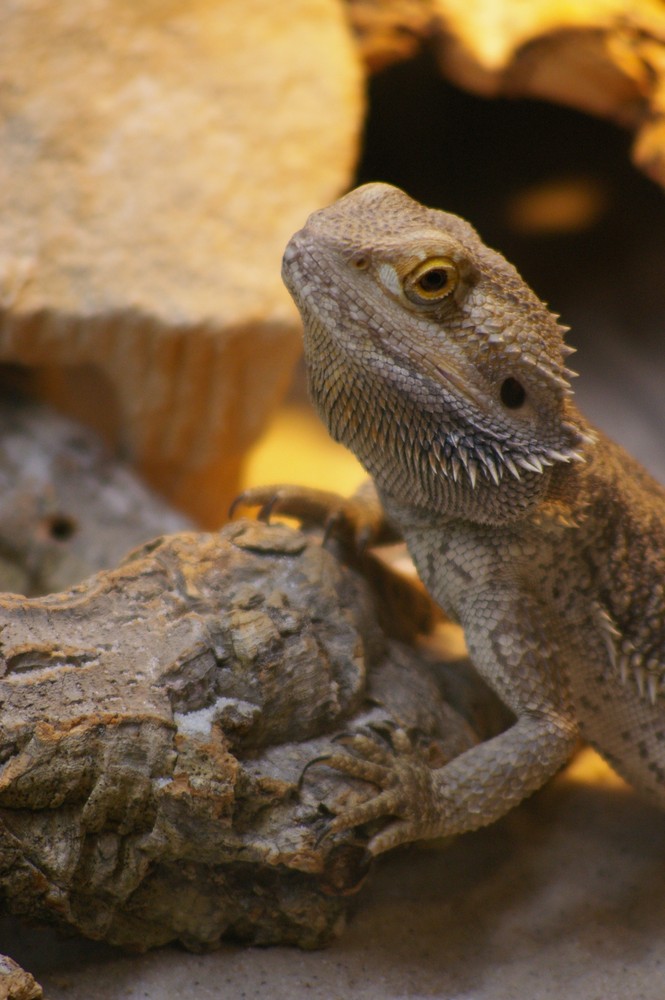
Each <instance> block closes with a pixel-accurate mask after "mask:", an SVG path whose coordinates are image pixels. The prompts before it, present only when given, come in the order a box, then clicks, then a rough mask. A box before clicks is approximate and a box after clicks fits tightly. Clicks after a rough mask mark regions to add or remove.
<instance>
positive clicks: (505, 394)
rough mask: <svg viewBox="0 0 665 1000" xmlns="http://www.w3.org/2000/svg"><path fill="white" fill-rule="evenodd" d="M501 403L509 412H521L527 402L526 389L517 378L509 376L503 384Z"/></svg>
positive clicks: (500, 392)
mask: <svg viewBox="0 0 665 1000" xmlns="http://www.w3.org/2000/svg"><path fill="white" fill-rule="evenodd" d="M499 395H500V397H501V402H502V403H503V405H504V406H505V407H506V409H508V410H519V409H520V408H521V407H522V406H524V404H525V402H526V389H525V388H524V386H523V385H522V383H521V382H519V381H518V380H517V379H516V378H513V377H512V376H509V377H508V378H507V379H504V381H503V382H502V383H501V389H500V390H499Z"/></svg>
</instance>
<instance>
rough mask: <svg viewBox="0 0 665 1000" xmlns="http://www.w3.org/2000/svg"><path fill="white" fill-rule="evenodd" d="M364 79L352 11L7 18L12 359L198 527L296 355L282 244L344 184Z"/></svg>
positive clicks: (0, 62) (7, 341)
mask: <svg viewBox="0 0 665 1000" xmlns="http://www.w3.org/2000/svg"><path fill="white" fill-rule="evenodd" d="M360 85H361V74H360V70H359V65H358V58H357V55H356V53H355V50H354V48H353V46H352V43H351V40H350V35H349V33H348V29H347V26H346V23H345V21H344V12H343V9H342V7H341V5H340V4H339V3H338V2H336V0H300V2H298V3H289V4H287V5H284V4H275V3H273V2H272V0H216V2H215V0H190V2H189V3H184V2H183V3H179V4H177V3H173V2H168V0H143V2H142V3H140V4H136V3H133V2H131V0H99V2H97V3H95V4H94V5H87V6H85V7H81V5H80V4H77V3H74V2H73V0H61V2H60V3H57V4H53V3H50V2H48V0H16V2H14V3H12V4H9V5H4V6H3V8H2V11H1V12H0V307H1V311H0V361H3V362H11V363H19V364H21V365H29V366H33V367H34V368H35V369H36V372H35V378H34V381H35V383H36V384H37V386H38V389H39V390H40V392H41V394H42V395H43V396H45V397H46V398H48V399H50V400H51V401H54V402H56V404H57V405H59V406H60V407H61V408H64V409H65V410H67V411H68V412H69V413H70V414H71V415H74V416H76V417H79V418H81V417H83V418H84V419H86V420H87V421H88V422H89V423H92V424H93V425H95V426H96V427H97V428H98V429H99V428H100V427H101V429H103V430H104V431H105V433H106V435H107V436H108V437H111V438H112V439H113V440H114V442H115V443H116V444H117V445H118V446H119V447H120V448H121V449H122V450H123V453H124V454H125V455H128V456H129V457H130V458H131V459H132V460H133V461H134V463H135V464H136V465H137V466H138V467H139V468H140V469H141V471H142V472H143V473H144V474H145V475H146V476H147V478H148V479H149V481H150V482H151V483H152V484H153V485H155V486H157V487H158V488H159V489H160V490H161V491H162V492H163V493H164V494H165V495H166V496H167V497H168V498H169V499H170V500H171V501H173V502H175V503H176V504H178V505H180V506H181V507H183V508H185V509H186V510H188V511H189V512H190V513H192V514H193V515H194V516H196V517H198V519H199V520H200V521H201V522H202V523H204V524H208V525H216V524H218V523H219V522H220V520H221V519H222V517H223V515H224V513H225V510H226V507H227V505H228V500H229V499H230V498H231V497H232V496H233V494H234V492H235V490H236V485H237V475H238V471H239V467H240V463H241V461H242V456H243V454H244V452H245V450H246V449H247V447H248V446H249V445H250V444H251V443H252V442H253V441H254V439H255V438H256V437H257V435H258V434H259V432H260V431H261V429H262V428H263V426H264V424H265V422H266V418H267V416H268V415H269V414H270V412H271V411H272V409H273V407H274V405H275V403H276V402H277V401H278V400H279V398H280V397H281V395H282V393H283V391H284V389H285V386H286V385H287V383H288V380H289V377H290V373H291V369H292V365H293V362H294V360H295V358H296V357H297V355H298V352H299V332H298V331H299V325H298V323H297V321H296V317H295V312H294V310H293V309H292V307H291V304H290V302H289V300H288V296H287V294H286V292H285V290H284V289H283V288H282V285H281V281H280V276H279V271H280V258H281V253H282V249H283V246H284V244H285V243H286V241H287V239H288V237H289V235H290V234H291V233H292V232H293V231H294V230H295V229H297V228H298V227H299V226H300V225H301V224H302V222H303V221H304V219H305V217H306V215H307V214H308V212H310V211H311V210H312V209H314V208H316V207H319V206H320V205H321V204H324V203H326V202H328V201H330V200H332V199H333V198H334V197H335V196H336V195H337V194H338V193H339V192H340V191H341V190H343V189H344V188H345V187H346V186H348V184H349V181H350V177H351V170H352V167H353V163H354V160H355V156H356V143H357V133H358V129H359V124H360V119H361V113H362V97H361V86H360Z"/></svg>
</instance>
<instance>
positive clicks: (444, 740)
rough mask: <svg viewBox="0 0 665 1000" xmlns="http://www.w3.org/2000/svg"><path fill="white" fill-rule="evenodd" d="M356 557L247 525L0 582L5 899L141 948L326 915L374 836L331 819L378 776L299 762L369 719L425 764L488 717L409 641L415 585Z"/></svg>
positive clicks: (335, 908)
mask: <svg viewBox="0 0 665 1000" xmlns="http://www.w3.org/2000/svg"><path fill="white" fill-rule="evenodd" d="M366 566H367V567H373V568H372V569H371V572H369V571H368V572H366V573H364V574H363V573H361V572H359V571H358V570H356V569H351V568H350V567H349V566H347V565H345V564H344V563H343V562H342V561H340V559H339V558H337V557H336V555H335V554H334V553H333V552H331V551H329V550H328V549H326V548H323V547H322V546H321V543H320V539H319V538H317V537H307V536H306V535H305V534H303V533H301V532H299V531H296V530H294V529H291V528H289V527H287V526H285V525H279V524H276V525H272V526H268V525H265V524H261V523H256V522H250V521H240V522H236V523H234V524H231V525H229V526H227V527H226V528H225V529H224V530H223V531H222V532H220V533H218V534H195V533H189V534H180V535H175V536H171V537H167V538H164V539H158V540H156V541H154V542H151V543H149V544H147V545H144V546H143V547H142V548H140V549H138V550H137V551H135V552H134V553H132V554H131V555H130V556H129V557H128V558H127V559H126V560H125V561H124V562H123V563H122V564H121V565H120V566H119V567H118V568H116V569H114V570H111V571H107V572H101V573H99V574H98V575H96V576H93V577H91V578H90V579H88V580H87V581H85V582H84V583H82V584H80V585H78V586H75V587H74V588H73V589H71V590H69V591H67V592H64V593H59V594H55V595H51V596H47V597H40V598H32V599H28V598H25V597H21V596H17V595H11V594H5V595H2V596H0V678H1V679H0V894H1V895H0V898H2V899H3V900H4V905H5V907H7V908H9V910H10V911H12V912H13V913H15V914H17V915H23V916H26V917H29V918H31V919H43V920H47V921H50V922H54V923H56V924H59V925H60V926H64V927H68V928H73V929H75V930H77V931H79V932H80V933H82V934H84V935H87V936H88V937H91V938H95V939H103V940H106V941H109V942H112V943H115V944H119V945H123V946H126V947H130V948H133V949H140V950H143V949H146V948H149V947H151V946H154V945H158V944H163V943H165V942H168V941H173V940H178V941H181V942H182V943H183V944H185V945H186V946H187V947H189V948H195V949H201V948H206V947H210V946H214V945H216V944H217V943H218V942H219V941H220V939H221V938H222V937H224V936H233V937H235V938H240V939H242V940H247V941H252V942H257V943H262V944H266V943H272V942H282V943H296V944H299V945H302V946H305V947H313V946H317V945H320V944H322V943H324V942H325V941H326V940H327V939H329V938H330V936H331V935H332V934H334V933H335V932H337V931H339V929H340V927H341V925H342V923H343V919H342V918H343V914H344V909H345V895H346V894H348V892H349V891H351V890H353V889H354V888H355V887H357V885H358V884H359V883H360V881H361V880H362V878H363V876H364V874H365V869H366V865H365V860H364V854H363V844H364V842H365V839H366V836H367V833H366V832H364V831H363V830H360V831H357V833H356V835H354V836H351V835H343V836H338V837H335V838H332V837H323V838H322V839H321V835H322V833H323V832H324V831H325V825H326V819H327V817H328V815H329V814H330V811H333V812H334V811H335V810H337V809H339V808H342V807H343V806H346V805H348V804H349V802H350V800H353V799H354V798H355V797H358V796H363V795H365V794H368V792H369V789H368V788H367V787H366V786H364V785H363V784H362V783H358V782H351V781H350V780H349V779H348V778H345V777H343V776H341V775H338V774H336V773H335V772H333V771H332V770H330V769H328V768H326V767H325V766H324V765H322V764H321V765H318V766H314V767H310V768H309V769H308V770H307V773H306V776H305V780H304V781H303V783H302V788H301V789H300V791H299V790H298V784H299V779H300V776H301V774H302V772H303V768H304V767H305V765H306V764H307V763H308V762H310V761H311V760H312V759H313V758H315V757H317V756H319V755H321V754H322V753H325V752H326V750H327V749H329V748H330V747H331V739H332V738H333V737H334V736H335V734H339V733H340V732H341V731H343V730H347V729H349V728H353V727H356V726H359V725H367V724H368V723H371V722H372V721H374V722H376V723H381V722H385V721H386V720H389V721H392V722H398V723H400V724H402V725H406V726H409V727H412V728H413V729H415V730H417V731H418V732H419V733H420V739H421V740H422V742H423V752H427V753H428V754H429V755H430V756H431V757H432V758H433V759H435V760H437V761H443V760H445V759H448V758H451V757H453V756H455V755H456V754H459V753H460V752H462V751H463V750H465V749H466V748H468V747H469V746H471V745H472V744H473V743H474V742H475V741H476V740H477V739H478V738H479V736H481V735H484V734H486V732H487V729H488V728H491V726H492V725H494V722H487V719H486V720H485V721H483V720H482V718H481V717H480V716H479V715H478V713H477V712H476V709H477V708H478V705H480V707H481V710H482V706H483V705H484V704H486V703H487V702H486V699H485V695H484V693H483V691H482V689H481V688H480V687H476V686H474V684H473V683H471V684H470V686H469V688H468V691H467V694H468V697H467V696H466V695H464V694H463V693H462V694H460V690H461V689H459V688H457V690H456V693H455V694H454V695H452V696H451V694H450V691H451V690H452V689H451V686H450V683H451V682H450V680H449V679H448V680H447V679H446V675H445V672H444V673H441V671H440V670H437V667H436V664H434V663H432V662H430V660H431V658H429V659H428V657H427V656H426V655H425V654H424V653H423V652H421V651H420V650H419V649H418V644H417V642H418V631H419V630H420V632H421V633H423V632H425V631H427V630H428V629H431V627H432V625H433V622H434V621H435V617H436V615H435V612H434V610H433V608H432V606H431V605H430V604H429V602H428V600H427V599H426V598H425V597H424V596H423V595H422V594H421V593H420V592H419V591H418V590H417V589H415V588H414V587H411V586H410V585H408V584H406V583H404V582H396V580H395V578H394V577H393V576H392V574H390V573H388V572H387V571H385V570H382V569H381V568H380V566H379V564H377V563H374V562H372V561H368V562H367V563H366ZM474 699H475V707H474ZM451 700H453V701H455V702H456V704H457V706H458V707H457V708H455V707H453V706H452V705H451V703H450V702H451ZM474 712H475V714H474ZM322 803H323V804H324V805H322Z"/></svg>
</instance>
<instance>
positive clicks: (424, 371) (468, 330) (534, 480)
mask: <svg viewBox="0 0 665 1000" xmlns="http://www.w3.org/2000/svg"><path fill="white" fill-rule="evenodd" d="M283 275H284V280H285V282H286V285H287V287H288V288H289V290H290V292H291V294H292V295H293V297H294V299H295V301H296V304H297V305H298V307H299V309H300V312H301V315H302V318H303V322H304V327H305V354H306V361H307V366H308V373H309V381H310V390H311V394H312V397H313V399H314V402H315V404H316V405H317V407H318V409H319V411H320V413H321V414H322V416H323V418H324V420H325V421H326V422H327V424H328V427H329V429H330V431H331V433H332V435H333V437H335V438H336V439H337V440H340V441H342V442H343V443H344V444H346V445H347V446H348V447H350V448H351V449H352V450H353V451H354V452H355V453H356V455H357V456H358V457H359V458H360V460H361V461H362V462H363V464H364V465H365V466H366V468H367V469H368V471H369V472H370V473H371V475H372V476H373V477H374V478H375V480H376V482H377V485H378V487H379V489H380V490H382V491H383V492H384V493H386V494H388V495H390V496H391V497H393V498H394V499H395V500H397V501H398V502H403V503H404V502H410V503H411V504H412V505H413V506H415V507H419V506H425V507H426V508H427V509H428V510H433V509H435V510H439V511H440V512H441V513H444V514H445V513H449V514H454V515H465V516H468V517H473V518H475V519H482V520H484V521H489V522H490V523H498V522H501V521H505V520H512V519H515V518H517V517H520V516H523V515H524V514H525V513H526V512H528V511H529V510H531V509H532V508H533V507H535V506H536V505H537V504H538V503H539V502H541V501H542V499H543V497H544V496H546V494H547V491H548V489H549V488H550V481H551V479H552V475H553V472H554V471H556V470H557V469H559V468H560V467H562V466H566V465H568V464H569V463H571V462H574V461H576V460H578V459H579V458H580V457H581V452H582V449H583V446H584V444H585V442H586V441H587V440H588V436H587V433H586V431H585V427H584V424H583V421H582V418H581V417H580V415H579V414H578V413H577V411H576V410H575V409H574V407H573V405H572V403H571V401H570V397H571V395H572V392H571V389H570V383H569V379H570V376H571V375H572V374H573V373H572V372H570V371H569V370H568V369H567V368H566V366H565V358H566V355H567V354H569V353H570V348H567V347H566V346H565V344H564V341H563V333H564V331H563V329H562V328H561V327H560V326H559V325H558V323H557V320H556V317H555V316H554V315H553V314H552V313H550V312H549V311H548V310H547V308H546V307H545V306H544V305H543V303H542V302H541V301H540V300H539V299H538V298H537V297H536V295H535V294H534V293H533V292H532V291H531V290H530V289H529V288H528V286H527V285H526V284H525V283H524V281H523V280H522V279H521V278H520V276H519V274H518V273H517V271H516V270H515V268H514V267H512V265H510V264H509V263H508V262H507V261H506V260H505V259H504V258H503V257H502V256H501V255H500V254H499V253H497V252H496V251H494V250H491V249H489V248H488V247H486V246H485V245H484V244H483V243H482V241H481V239H480V237H479V236H478V234H477V233H476V232H475V230H474V229H473V228H472V227H471V226H470V225H469V224H468V223H466V222H465V221H464V220H463V219H460V218H458V217H457V216H454V215H450V214H448V213H446V212H442V211H438V210H435V209H429V208H426V207H425V206H423V205H421V204H419V203H418V202H416V201H414V200H413V199H411V198H410V197H408V195H406V194H405V193H404V192H402V191H400V190H398V189H397V188H394V187H391V186H389V185H387V184H367V185H364V186H363V187H360V188H358V189H356V190H355V191H352V192H351V193H350V194H348V195H346V196H345V197H343V198H341V199H340V200H339V201H337V202H336V203H335V204H333V205H332V206H330V207H329V208H325V209H322V210H321V211H318V212H315V213H314V214H313V215H311V216H310V218H309V219H308V221H307V224H306V225H305V227H304V228H303V229H302V230H301V231H300V232H298V233H296V234H295V236H293V238H292V239H291V241H290V242H289V244H288V247H287V249H286V251H285V255H284V264H283Z"/></svg>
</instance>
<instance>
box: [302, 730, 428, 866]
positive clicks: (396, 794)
mask: <svg viewBox="0 0 665 1000" xmlns="http://www.w3.org/2000/svg"><path fill="white" fill-rule="evenodd" d="M336 742H338V743H342V744H343V745H344V747H345V749H346V751H347V752H346V753H331V754H326V755H323V756H321V757H317V758H316V759H315V760H313V761H310V763H309V764H308V765H307V768H306V769H305V770H307V769H308V768H309V767H311V766H312V765H314V764H325V765H326V766H327V767H332V768H334V769H335V770H336V771H340V772H342V773H343V774H348V775H349V776H350V777H352V778H359V779H360V780H361V781H366V782H368V783H369V784H372V785H375V786H376V787H377V788H378V789H379V791H378V794H376V795H373V796H371V797H370V798H369V799H367V800H366V801H365V802H361V803H360V804H359V805H357V806H354V807H353V808H351V809H347V810H345V811H344V812H342V813H339V814H338V815H337V816H335V817H334V818H333V819H332V820H330V822H329V823H328V824H327V826H326V829H325V831H324V833H323V834H322V836H321V838H320V839H323V838H324V837H328V836H331V835H332V834H334V833H341V832H342V831H344V830H349V829H351V828H352V827H356V826H361V825H363V824H365V823H370V822H372V821H374V820H377V819H382V818H384V817H389V816H392V817H395V818H394V819H393V820H392V821H391V822H389V823H387V825H386V826H384V827H383V829H382V830H380V831H379V832H378V833H376V834H375V835H374V836H373V837H372V838H371V839H370V841H369V843H368V845H367V851H368V852H369V854H371V855H377V854H382V853H383V852H384V851H387V850H390V849H391V848H393V847H397V846H398V845H399V844H404V843H409V842H411V841H414V840H420V839H422V838H424V837H432V836H437V835H439V834H440V833H441V826H442V819H443V818H444V815H445V805H444V804H443V802H442V801H441V796H440V793H437V788H436V773H437V772H436V769H435V768H434V767H432V765H431V763H430V762H429V760H428V755H427V752H426V751H424V750H423V749H422V748H420V747H418V746H417V745H416V744H414V742H413V741H412V740H411V738H410V737H409V735H408V734H407V733H406V731H405V730H403V729H400V728H399V727H396V726H395V727H392V726H387V727H386V728H385V729H384V728H383V727H381V728H375V727H372V728H367V729H364V730H361V731H358V732H354V733H345V734H342V735H341V736H339V737H337V740H336ZM303 777H304V772H303ZM301 780H302V779H301Z"/></svg>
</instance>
